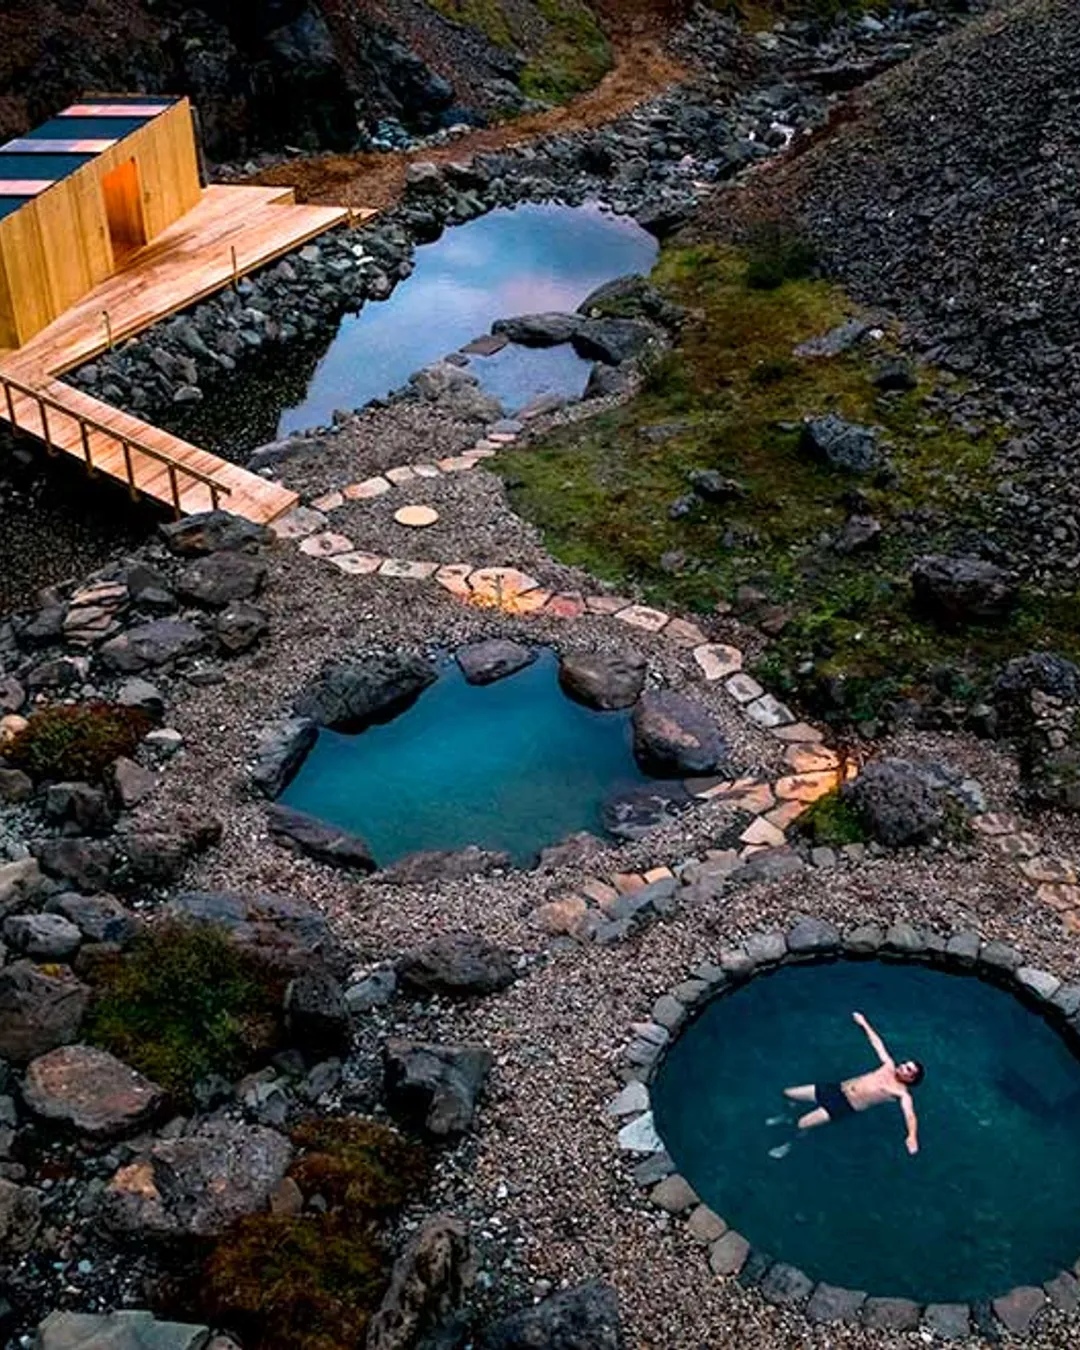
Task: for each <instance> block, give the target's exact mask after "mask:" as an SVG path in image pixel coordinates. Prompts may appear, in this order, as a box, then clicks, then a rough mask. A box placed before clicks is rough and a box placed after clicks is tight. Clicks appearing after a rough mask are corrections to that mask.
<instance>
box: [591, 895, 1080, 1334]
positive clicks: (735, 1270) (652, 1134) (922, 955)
mask: <svg viewBox="0 0 1080 1350" xmlns="http://www.w3.org/2000/svg"><path fill="white" fill-rule="evenodd" d="M844 958H847V959H848V960H847V964H848V965H850V966H853V967H858V966H865V965H866V964H867V958H870V959H872V958H878V959H879V960H880V961H881V962H882V963H883V964H884V963H886V962H892V963H896V962H905V963H913V964H918V965H921V966H922V967H923V968H924V969H925V968H927V967H936V968H937V970H938V971H940V972H945V973H948V972H951V973H953V974H959V973H966V974H969V975H981V976H982V977H983V978H984V980H986V981H988V982H990V983H992V984H994V985H996V986H998V988H999V989H1001V988H1004V989H1005V990H1006V991H1007V992H1009V993H1011V994H1013V995H1016V996H1019V998H1020V999H1021V1000H1022V1001H1023V1002H1024V1003H1026V1004H1027V1005H1028V1006H1029V1007H1030V1006H1034V1008H1035V1009H1036V1010H1037V1011H1042V1012H1043V1013H1044V1014H1045V1015H1046V1016H1047V1017H1048V1018H1050V1019H1052V1020H1053V1021H1054V1022H1056V1023H1057V1024H1058V1025H1059V1028H1060V1029H1061V1030H1063V1031H1064V1032H1065V1034H1066V1035H1067V1036H1068V1035H1075V1036H1080V985H1078V984H1072V985H1066V984H1063V983H1062V982H1061V981H1060V980H1059V979H1058V978H1057V977H1056V976H1055V975H1053V974H1052V973H1050V972H1049V971H1045V970H1041V969H1038V968H1037V967H1034V966H1029V965H1027V964H1025V963H1024V960H1023V957H1022V955H1021V953H1020V952H1019V951H1017V950H1016V949H1015V948H1014V947H1011V946H1009V945H1008V944H1006V943H1003V942H1000V941H996V940H991V941H986V940H984V939H983V938H982V936H981V935H980V934H979V933H977V932H974V931H972V930H964V931H960V932H955V933H953V934H951V935H949V936H947V937H943V936H941V935H940V934H937V933H933V932H929V931H924V930H920V929H917V928H915V927H913V926H912V925H910V924H907V923H897V924H894V925H892V926H891V927H889V928H883V927H881V926H879V925H877V924H875V923H866V924H863V925H861V926H859V927H856V928H854V929H852V930H850V931H848V932H847V933H844V934H842V933H841V931H840V930H839V929H838V928H837V927H836V926H835V925H833V924H832V923H830V922H828V921H826V920H822V919H818V918H803V919H800V920H799V921H798V922H796V924H795V925H794V926H793V927H792V928H790V929H789V930H788V931H787V932H779V931H762V932H757V933H753V934H751V935H750V936H749V937H748V938H746V940H745V941H744V942H743V943H742V945H741V946H739V947H733V948H729V949H727V950H724V951H722V952H721V953H720V954H719V956H718V958H717V959H716V960H715V962H708V963H706V964H702V965H699V966H697V967H696V968H695V969H693V970H692V971H691V972H690V974H689V976H688V978H687V979H685V980H683V981H682V983H680V984H678V985H676V986H675V987H674V988H673V989H671V990H670V991H669V992H668V993H665V994H662V995H661V996H660V997H659V998H658V999H657V1000H656V1001H655V1003H654V1004H653V1006H652V1009H651V1013H650V1017H649V1019H648V1020H647V1021H643V1022H639V1023H636V1024H635V1025H634V1027H633V1037H632V1039H631V1040H630V1042H629V1043H628V1045H627V1046H626V1047H625V1048H624V1051H623V1056H622V1064H621V1066H620V1069H619V1073H620V1076H621V1077H622V1078H623V1080H624V1086H623V1087H622V1089H621V1090H620V1091H619V1092H618V1093H617V1095H616V1096H615V1097H614V1099H613V1100H612V1101H610V1102H609V1104H608V1106H607V1108H606V1110H607V1114H608V1116H609V1117H610V1118H611V1119H612V1121H613V1123H614V1125H615V1126H616V1127H617V1131H618V1134H617V1138H618V1146H619V1149H620V1150H621V1152H622V1153H623V1155H624V1156H626V1157H627V1159H628V1160H630V1159H632V1160H633V1178H634V1181H635V1183H636V1184H637V1185H638V1186H639V1187H641V1188H642V1189H643V1190H644V1191H646V1192H647V1194H648V1198H649V1201H650V1202H651V1203H652V1204H653V1205H655V1206H656V1207H657V1208H659V1209H661V1210H663V1211H664V1212H665V1213H667V1214H669V1215H671V1216H672V1218H674V1219H678V1220H679V1221H681V1222H682V1224H683V1225H684V1229H685V1232H686V1234H687V1235H688V1236H689V1237H690V1238H691V1239H692V1240H693V1241H694V1242H695V1243H697V1244H698V1245H699V1246H701V1247H702V1248H703V1249H705V1250H707V1252H708V1262H709V1266H710V1269H711V1270H712V1272H713V1274H714V1275H716V1276H718V1277H721V1278H731V1277H735V1278H737V1279H738V1280H739V1282H740V1284H742V1285H744V1286H753V1287H756V1288H757V1289H758V1290H759V1291H760V1293H761V1295H762V1297H763V1298H765V1299H766V1300H767V1301H768V1302H769V1303H771V1304H773V1305H775V1306H778V1307H783V1308H788V1309H793V1310H800V1311H802V1312H803V1313H804V1314H805V1315H806V1316H807V1317H808V1318H809V1319H810V1320H811V1321H813V1322H817V1323H837V1322H847V1323H857V1324H860V1325H862V1326H864V1327H866V1328H868V1329H874V1330H893V1331H901V1330H912V1329H915V1328H917V1327H919V1326H920V1325H921V1326H923V1327H925V1328H926V1329H927V1330H928V1331H931V1332H933V1333H934V1334H936V1335H938V1336H941V1337H943V1338H946V1339H961V1338H963V1337H965V1336H968V1335H970V1334H972V1333H973V1332H976V1333H979V1332H982V1333H987V1334H989V1335H991V1337H992V1338H994V1339H997V1338H999V1337H1000V1334H1001V1331H1002V1330H1004V1331H1006V1332H1008V1333H1010V1334H1011V1335H1013V1336H1025V1335H1027V1334H1029V1333H1031V1332H1032V1331H1033V1330H1035V1329H1037V1326H1038V1323H1039V1322H1040V1321H1041V1319H1042V1315H1043V1313H1044V1311H1045V1310H1046V1309H1047V1308H1050V1307H1052V1308H1056V1309H1058V1310H1060V1311H1062V1312H1073V1311H1075V1310H1076V1309H1077V1308H1078V1307H1080V1278H1078V1277H1080V1260H1078V1261H1077V1262H1076V1263H1075V1264H1074V1265H1073V1266H1072V1267H1071V1268H1069V1269H1065V1270H1061V1271H1059V1272H1058V1273H1057V1274H1054V1275H1052V1277H1051V1278H1049V1279H1046V1280H1045V1282H1044V1283H1043V1284H1042V1285H1036V1284H1031V1285H1018V1286H1016V1287H1013V1288H1011V1289H1008V1290H1007V1291H1006V1292H1004V1293H1002V1294H1000V1295H998V1296H997V1297H992V1298H989V1299H987V1300H985V1301H982V1302H970V1303H968V1302H931V1303H920V1302H917V1301H915V1300H914V1299H911V1298H900V1297H892V1296H889V1295H888V1291H881V1290H878V1291H874V1290H869V1291H867V1290H863V1289H849V1288H844V1287H842V1286H840V1285H834V1284H829V1283H826V1282H825V1281H820V1282H818V1281H815V1280H814V1279H812V1278H811V1276H810V1275H808V1274H807V1273H806V1272H805V1271H803V1270H801V1269H799V1268H798V1267H797V1266H795V1265H792V1264H789V1263H787V1262H784V1261H777V1260H774V1259H773V1258H772V1257H770V1256H767V1255H766V1254H765V1253H764V1252H762V1251H760V1250H758V1249H757V1248H755V1247H754V1246H753V1244H752V1242H751V1240H750V1239H749V1238H748V1237H746V1236H744V1235H743V1234H742V1233H740V1232H737V1231H736V1230H734V1229H733V1228H732V1227H730V1226H729V1224H728V1223H727V1222H726V1221H725V1219H723V1218H722V1217H721V1216H720V1215H719V1214H718V1213H717V1212H716V1211H715V1210H714V1209H713V1208H711V1207H710V1206H709V1205H708V1204H706V1203H704V1201H703V1200H702V1199H701V1197H699V1195H698V1194H697V1193H696V1191H695V1190H694V1187H693V1186H692V1185H691V1183H690V1182H689V1181H688V1180H687V1179H686V1178H685V1177H684V1176H682V1175H680V1174H679V1172H678V1171H677V1169H676V1165H675V1162H674V1161H673V1160H672V1158H671V1156H670V1155H669V1153H668V1152H667V1149H666V1146H665V1143H664V1140H663V1139H662V1138H661V1136H660V1134H659V1133H658V1131H657V1125H656V1121H655V1119H654V1115H653V1104H654V1098H653V1091H654V1088H655V1079H656V1077H657V1073H658V1070H659V1069H660V1067H661V1064H662V1062H663V1059H664V1056H665V1055H666V1053H667V1051H668V1049H669V1048H670V1047H671V1046H673V1045H674V1043H675V1039H676V1036H677V1034H678V1033H679V1032H680V1030H681V1029H682V1028H683V1027H684V1025H686V1024H688V1023H689V1022H690V1020H691V1019H692V1018H693V1017H694V1016H695V1015H696V1014H697V1013H698V1012H700V1011H701V1010H702V1009H703V1008H704V1007H705V1005H706V1004H708V1003H709V1002H710V1001H711V1000H712V999H713V998H714V997H715V996H717V995H719V994H721V993H727V992H730V991H732V990H734V989H736V988H738V987H740V986H743V985H745V984H747V982H749V981H751V980H752V979H753V978H754V977H755V976H757V975H759V974H762V973H764V972H767V971H770V970H772V971H775V970H779V969H780V968H781V967H790V966H797V965H806V964H809V963H819V964H823V963H835V962H836V961H838V960H839V961H842V960H843V959H844ZM858 958H863V960H862V961H859V960H858ZM915 1100H916V1102H917V1101H918V1098H917V1096H916V1099H915ZM898 1144H899V1145H901V1146H902V1136H899V1137H898Z"/></svg>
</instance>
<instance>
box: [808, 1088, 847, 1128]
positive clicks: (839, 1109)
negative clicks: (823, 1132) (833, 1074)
mask: <svg viewBox="0 0 1080 1350" xmlns="http://www.w3.org/2000/svg"><path fill="white" fill-rule="evenodd" d="M814 1100H815V1101H816V1102H817V1104H818V1106H820V1107H822V1109H823V1110H825V1111H826V1112H827V1113H828V1116H829V1119H830V1120H840V1119H842V1117H844V1116H853V1115H854V1114H855V1108H854V1107H853V1106H852V1104H851V1103H850V1102H849V1101H848V1099H847V1097H846V1095H845V1093H844V1089H843V1088H842V1087H841V1086H840V1084H839V1083H817V1084H816V1085H815V1086H814Z"/></svg>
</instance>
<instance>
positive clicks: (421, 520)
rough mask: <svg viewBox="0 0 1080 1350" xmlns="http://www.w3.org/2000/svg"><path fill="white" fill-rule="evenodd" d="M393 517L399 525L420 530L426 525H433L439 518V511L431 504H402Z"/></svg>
mask: <svg viewBox="0 0 1080 1350" xmlns="http://www.w3.org/2000/svg"><path fill="white" fill-rule="evenodd" d="M394 519H395V520H396V521H397V523H398V524H399V525H408V526H409V528H410V529H413V530H422V529H424V527H425V526H427V525H434V524H435V522H436V521H437V520H438V519H439V513H438V511H436V510H435V508H434V507H433V506H403V507H401V509H400V510H398V511H395V512H394Z"/></svg>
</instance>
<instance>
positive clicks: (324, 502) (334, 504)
mask: <svg viewBox="0 0 1080 1350" xmlns="http://www.w3.org/2000/svg"><path fill="white" fill-rule="evenodd" d="M344 505H345V494H344V493H343V492H325V493H323V495H322V496H321V497H316V498H315V500H314V501H313V502H312V503H311V509H312V510H313V511H336V510H337V509H338V507H339V506H344Z"/></svg>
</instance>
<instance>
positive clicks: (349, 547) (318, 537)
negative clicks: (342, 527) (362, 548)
mask: <svg viewBox="0 0 1080 1350" xmlns="http://www.w3.org/2000/svg"><path fill="white" fill-rule="evenodd" d="M355 551H356V545H355V544H354V543H353V541H352V540H351V539H348V538H346V536H345V535H343V534H333V533H332V532H330V531H329V530H328V531H326V532H325V533H324V534H312V535H309V536H308V537H307V539H305V540H304V542H303V543H302V544H301V545H300V552H301V553H306V554H307V555H308V557H309V558H332V557H333V556H334V554H335V553H355Z"/></svg>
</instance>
